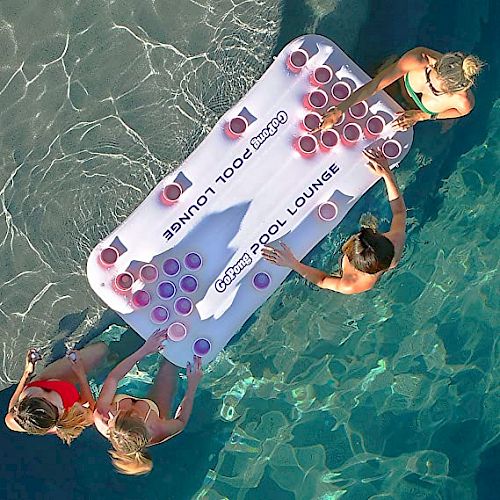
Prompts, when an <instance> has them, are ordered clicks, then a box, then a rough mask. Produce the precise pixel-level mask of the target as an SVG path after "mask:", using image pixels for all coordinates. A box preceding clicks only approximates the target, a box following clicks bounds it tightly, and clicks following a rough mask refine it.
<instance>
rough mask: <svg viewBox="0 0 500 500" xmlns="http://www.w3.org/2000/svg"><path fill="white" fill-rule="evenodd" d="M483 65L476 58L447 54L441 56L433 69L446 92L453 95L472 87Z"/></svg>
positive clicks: (461, 54)
mask: <svg viewBox="0 0 500 500" xmlns="http://www.w3.org/2000/svg"><path fill="white" fill-rule="evenodd" d="M484 64H485V63H484V62H483V61H481V60H480V59H479V58H478V57H476V56H473V55H465V54H463V53H462V52H448V53H446V54H443V55H442V56H441V58H440V59H439V60H438V61H437V62H436V64H435V66H434V68H435V70H436V72H437V74H438V76H439V78H440V79H441V80H442V82H443V87H444V89H445V90H446V92H448V93H453V92H460V91H462V90H467V89H468V88H470V87H472V86H473V85H474V82H475V80H476V77H477V75H478V74H479V73H480V72H481V68H482V67H483V66H484Z"/></svg>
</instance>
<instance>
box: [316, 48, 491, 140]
mask: <svg viewBox="0 0 500 500" xmlns="http://www.w3.org/2000/svg"><path fill="white" fill-rule="evenodd" d="M483 66H484V63H483V62H482V61H481V60H479V59H478V58H477V57H476V56H473V55H465V54H463V53H462V52H448V53H446V54H442V53H441V52H437V51H436V50H432V49H427V48H425V47H417V48H415V49H412V50H410V51H409V52H407V53H406V54H404V55H403V56H402V57H401V58H400V59H399V60H398V61H396V62H395V63H393V64H391V65H390V66H387V67H386V68H385V69H383V70H382V71H381V72H380V73H379V74H378V75H377V76H375V78H373V79H372V80H371V81H370V82H368V83H366V84H365V85H363V86H362V87H360V88H359V89H358V90H356V92H354V93H353V94H352V95H351V96H350V97H349V98H348V99H346V100H345V101H343V102H341V103H340V104H339V105H338V106H337V107H335V108H334V109H332V110H330V111H328V112H327V113H326V114H325V115H324V117H323V121H322V123H321V126H320V128H323V129H325V128H330V127H333V125H334V124H335V123H336V122H337V121H338V120H339V119H340V117H341V116H342V114H343V113H345V112H346V111H347V110H348V109H349V108H350V107H351V106H353V105H354V104H356V103H358V102H360V101H363V100H365V99H367V98H369V97H371V96H372V95H373V94H375V93H376V92H378V91H379V90H382V89H385V88H386V87H388V86H389V85H391V84H392V83H393V82H395V81H396V80H400V79H402V85H401V87H402V91H403V93H404V94H405V98H406V100H407V101H408V102H413V104H414V106H415V108H416V109H415V108H414V109H409V110H407V111H404V112H402V113H400V115H399V117H398V118H397V119H396V120H395V122H394V126H395V128H396V129H399V130H406V129H408V128H410V127H412V126H413V125H415V124H416V123H417V122H420V121H424V120H444V119H447V118H459V117H460V116H465V115H467V114H468V113H470V112H471V111H472V109H473V108H474V95H473V93H472V91H471V87H472V86H473V85H474V82H475V79H476V77H477V75H478V74H479V72H480V71H481V68H482V67H483Z"/></svg>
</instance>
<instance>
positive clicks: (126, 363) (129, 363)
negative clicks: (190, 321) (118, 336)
mask: <svg viewBox="0 0 500 500" xmlns="http://www.w3.org/2000/svg"><path fill="white" fill-rule="evenodd" d="M166 337H167V330H166V329H163V330H162V329H159V328H158V329H157V330H156V331H155V332H153V333H152V334H151V336H150V337H149V338H148V340H146V342H144V344H143V345H142V346H141V347H140V348H139V349H137V351H135V352H134V353H132V354H131V355H130V356H128V357H127V358H125V359H124V360H123V361H122V362H121V363H119V364H118V365H117V366H116V367H115V368H113V370H111V372H110V373H109V375H108V376H107V377H106V380H105V381H104V384H103V387H102V390H101V393H100V394H99V398H98V399H97V403H96V410H97V412H98V413H99V414H100V415H101V416H102V417H104V418H106V419H107V417H108V411H109V407H110V406H111V403H112V401H113V398H114V397H115V394H116V389H117V387H118V383H119V382H120V380H121V379H122V378H123V377H125V375H127V373H128V372H129V371H130V370H131V369H132V368H133V366H134V365H135V364H136V363H137V362H138V361H140V360H141V359H142V358H144V357H145V356H147V355H148V354H152V353H153V352H157V351H159V350H161V348H162V343H163V341H164V340H165V339H166Z"/></svg>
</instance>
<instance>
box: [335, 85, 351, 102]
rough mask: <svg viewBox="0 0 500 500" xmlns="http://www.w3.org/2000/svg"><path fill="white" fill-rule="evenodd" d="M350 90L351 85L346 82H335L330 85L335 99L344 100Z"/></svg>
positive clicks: (349, 93)
mask: <svg viewBox="0 0 500 500" xmlns="http://www.w3.org/2000/svg"><path fill="white" fill-rule="evenodd" d="M351 92H352V90H351V87H350V85H349V84H348V83H346V82H337V83H334V84H333V85H332V97H333V98H334V99H336V100H337V101H345V100H346V99H347V98H348V97H349V96H350V95H351Z"/></svg>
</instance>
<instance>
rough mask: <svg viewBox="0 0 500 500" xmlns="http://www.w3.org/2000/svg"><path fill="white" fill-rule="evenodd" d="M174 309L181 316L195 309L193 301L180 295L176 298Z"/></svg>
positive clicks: (187, 314)
mask: <svg viewBox="0 0 500 500" xmlns="http://www.w3.org/2000/svg"><path fill="white" fill-rule="evenodd" d="M174 309H175V312H176V313H177V314H179V315H180V316H189V315H190V314H191V312H192V311H193V302H192V301H191V299H188V298H187V297H179V298H178V299H175V302H174Z"/></svg>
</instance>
